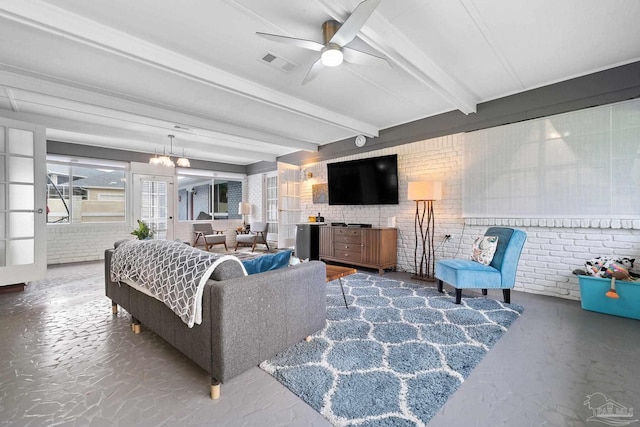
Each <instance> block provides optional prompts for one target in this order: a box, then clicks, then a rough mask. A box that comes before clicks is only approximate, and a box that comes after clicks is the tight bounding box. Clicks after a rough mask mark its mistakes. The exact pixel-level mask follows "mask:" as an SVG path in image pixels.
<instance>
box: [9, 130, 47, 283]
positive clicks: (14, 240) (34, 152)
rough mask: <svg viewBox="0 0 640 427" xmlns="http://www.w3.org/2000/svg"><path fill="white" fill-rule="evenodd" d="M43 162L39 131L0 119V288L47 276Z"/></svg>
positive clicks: (42, 140)
mask: <svg viewBox="0 0 640 427" xmlns="http://www.w3.org/2000/svg"><path fill="white" fill-rule="evenodd" d="M45 159H46V143H45V130H44V128H43V127H41V126H36V125H32V124H30V123H24V122H19V121H16V120H9V119H4V118H0V286H2V285H12V284H19V283H26V282H28V281H32V280H40V279H42V278H44V277H45V275H46V273H47V235H46V214H45V210H46V197H45V196H46V182H45V176H46V160H45Z"/></svg>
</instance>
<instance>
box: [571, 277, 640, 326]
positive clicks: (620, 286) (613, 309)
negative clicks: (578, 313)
mask: <svg viewBox="0 0 640 427" xmlns="http://www.w3.org/2000/svg"><path fill="white" fill-rule="evenodd" d="M578 283H579V284H580V299H581V301H582V308H583V309H585V310H589V311H597V312H599V313H605V314H612V315H614V316H621V317H629V318H631V319H639V320H640V281H638V282H626V281H622V280H616V292H617V293H618V295H619V296H620V298H619V299H614V298H608V297H606V296H604V294H605V293H607V291H608V290H609V289H611V279H601V278H599V277H591V276H578Z"/></svg>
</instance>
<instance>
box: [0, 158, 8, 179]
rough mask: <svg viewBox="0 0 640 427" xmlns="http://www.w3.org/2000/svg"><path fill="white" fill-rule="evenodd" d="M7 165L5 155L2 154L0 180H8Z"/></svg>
mask: <svg viewBox="0 0 640 427" xmlns="http://www.w3.org/2000/svg"><path fill="white" fill-rule="evenodd" d="M6 170H7V166H6V165H5V164H4V156H3V155H0V182H1V181H6V180H7V173H6V172H5V171H6Z"/></svg>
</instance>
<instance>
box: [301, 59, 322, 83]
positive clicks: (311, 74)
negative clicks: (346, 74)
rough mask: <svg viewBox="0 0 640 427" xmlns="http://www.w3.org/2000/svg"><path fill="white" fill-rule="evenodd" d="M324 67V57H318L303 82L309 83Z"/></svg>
mask: <svg viewBox="0 0 640 427" xmlns="http://www.w3.org/2000/svg"><path fill="white" fill-rule="evenodd" d="M323 68H324V65H322V59H318V60H317V61H316V62H315V63H314V64H313V65H312V66H311V69H309V72H308V73H307V75H306V76H305V77H304V80H303V81H302V84H303V85H304V84H307V83H309V82H310V81H311V80H313V79H315V78H316V77H317V76H318V74H320V71H321V70H322V69H323Z"/></svg>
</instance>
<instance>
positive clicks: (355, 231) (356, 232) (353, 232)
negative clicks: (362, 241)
mask: <svg viewBox="0 0 640 427" xmlns="http://www.w3.org/2000/svg"><path fill="white" fill-rule="evenodd" d="M360 231H361V230H360V229H359V228H349V227H344V228H334V229H333V232H334V233H335V235H336V237H337V236H358V237H359V236H360Z"/></svg>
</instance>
